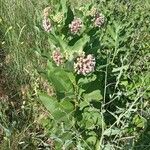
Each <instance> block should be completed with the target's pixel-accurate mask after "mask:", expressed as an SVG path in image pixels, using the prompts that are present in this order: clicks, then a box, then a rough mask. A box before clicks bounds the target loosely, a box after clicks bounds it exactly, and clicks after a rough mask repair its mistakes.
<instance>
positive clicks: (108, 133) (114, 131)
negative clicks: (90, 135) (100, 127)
mask: <svg viewBox="0 0 150 150" xmlns="http://www.w3.org/2000/svg"><path fill="white" fill-rule="evenodd" d="M120 133H121V130H120V129H118V128H116V129H112V128H109V129H106V130H105V131H104V135H106V136H112V135H117V134H120Z"/></svg>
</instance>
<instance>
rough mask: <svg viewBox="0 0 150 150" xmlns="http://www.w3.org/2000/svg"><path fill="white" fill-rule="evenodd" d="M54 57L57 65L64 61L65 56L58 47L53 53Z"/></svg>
mask: <svg viewBox="0 0 150 150" xmlns="http://www.w3.org/2000/svg"><path fill="white" fill-rule="evenodd" d="M52 59H53V60H54V62H55V63H56V65H57V66H60V65H61V64H62V63H63V56H62V54H61V52H60V49H59V48H57V49H56V50H55V51H53V53H52Z"/></svg>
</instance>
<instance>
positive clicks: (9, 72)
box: [0, 0, 150, 150]
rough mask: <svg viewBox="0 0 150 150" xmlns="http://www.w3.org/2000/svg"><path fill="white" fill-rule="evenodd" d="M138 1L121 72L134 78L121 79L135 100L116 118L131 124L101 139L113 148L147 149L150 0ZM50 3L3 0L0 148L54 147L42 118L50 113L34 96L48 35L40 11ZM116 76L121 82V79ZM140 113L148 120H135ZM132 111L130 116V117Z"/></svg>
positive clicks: (149, 138)
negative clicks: (124, 68) (124, 64)
mask: <svg viewBox="0 0 150 150" xmlns="http://www.w3.org/2000/svg"><path fill="white" fill-rule="evenodd" d="M123 2H124V1H123ZM123 2H122V3H123ZM134 2H135V4H134V7H135V8H133V11H131V12H132V14H131V18H129V20H128V22H129V29H131V30H134V31H135V32H134V34H132V35H131V36H135V38H133V39H134V40H135V41H132V42H133V43H134V44H133V43H130V41H125V42H129V43H130V44H131V45H128V46H130V48H131V49H130V48H129V52H128V53H126V54H125V56H126V59H127V60H125V61H127V63H128V64H129V65H130V68H129V70H127V71H126V72H123V75H121V76H123V77H124V78H126V77H128V78H129V79H130V81H129V83H126V81H125V82H122V85H124V87H125V88H124V93H125V94H126V95H125V96H126V97H128V98H129V99H132V101H131V102H130V101H129V103H127V105H130V106H125V108H126V111H125V112H122V115H121V116H120V118H118V119H117V121H118V120H119V122H121V123H122V124H123V125H122V126H121V127H120V128H124V129H126V130H128V131H127V132H128V136H125V137H124V135H123V134H121V135H119V134H117V135H115V136H116V137H113V138H109V137H107V138H106V139H105V138H104V137H102V139H101V140H100V142H101V143H111V144H110V145H114V147H113V148H114V149H119V147H121V148H123V149H127V150H128V149H137V150H140V149H145V150H149V149H150V145H149V141H150V129H149V125H150V118H149V113H150V107H149V106H150V103H149V98H150V94H149V92H150V89H149V85H150V81H149V76H150V69H149V65H150V58H149V56H150V42H149V31H148V27H149V20H148V9H149V7H150V3H149V1H148V0H144V2H143V1H141V0H137V1H134ZM72 3H73V4H74V5H81V3H84V2H83V1H82V2H81V1H73V2H72ZM114 3H115V2H112V3H108V6H107V7H108V10H106V12H105V13H107V14H109V9H110V10H112V9H113V7H114V5H115V4H114ZM48 5H49V3H48V2H47V1H46V0H42V1H41V0H11V1H10V0H1V1H0V8H1V9H0V34H1V37H0V65H1V66H0V77H1V79H0V83H1V84H0V86H1V87H0V149H1V150H7V149H13V150H18V149H21V150H23V149H25V150H26V149H38V148H41V149H46V148H50V147H53V141H51V140H50V138H49V136H48V134H47V133H46V132H45V129H44V127H43V126H42V125H41V120H42V118H43V117H47V116H48V112H47V111H45V109H44V108H43V107H42V106H41V105H40V104H39V103H38V102H37V97H36V93H37V91H38V90H39V89H40V88H41V85H42V84H43V81H42V80H41V77H40V76H39V74H38V72H37V70H36V68H38V66H44V65H45V60H44V59H40V57H39V55H38V53H37V52H38V50H40V51H48V50H49V47H48V43H47V41H46V39H47V35H45V33H44V31H43V29H42V27H41V20H42V11H43V9H44V8H45V7H46V6H48ZM123 6H124V5H123V4H122V5H120V6H119V5H116V7H120V8H119V10H120V12H119V13H120V16H121V13H124V9H125V8H123ZM102 9H103V8H102ZM134 11H135V12H134ZM114 12H115V11H114ZM116 13H117V12H116ZM129 16H130V14H129ZM118 18H119V17H118ZM146 18H147V19H146ZM131 32H132V31H131ZM132 44H133V45H134V47H132ZM115 54H116V52H115V53H114V55H115ZM118 77H119V76H118ZM3 80H4V81H3ZM124 80H126V79H124ZM118 82H120V81H119V79H118ZM1 93H2V94H1ZM137 114H138V115H140V116H142V117H143V118H144V119H145V122H146V123H145V122H144V123H145V124H144V125H143V126H142V127H141V126H140V127H138V125H136V123H132V122H133V118H134V117H135V115H137ZM107 115H108V114H107ZM128 115H129V116H130V118H128V117H127V116H128ZM131 116H133V117H131ZM135 120H138V119H135ZM142 123H143V122H142ZM145 126H146V127H145ZM119 136H120V137H119ZM116 139H117V140H116ZM121 148H120V149H121Z"/></svg>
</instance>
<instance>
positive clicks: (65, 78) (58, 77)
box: [48, 68, 73, 93]
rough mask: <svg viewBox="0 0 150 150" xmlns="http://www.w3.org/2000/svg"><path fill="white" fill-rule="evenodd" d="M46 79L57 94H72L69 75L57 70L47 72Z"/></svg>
mask: <svg viewBox="0 0 150 150" xmlns="http://www.w3.org/2000/svg"><path fill="white" fill-rule="evenodd" d="M48 79H49V80H50V82H51V83H52V84H53V85H54V87H55V89H56V91H57V92H67V93H69V92H73V84H72V82H71V80H70V78H69V73H67V72H65V71H64V70H62V69H60V68H58V69H55V70H54V71H48Z"/></svg>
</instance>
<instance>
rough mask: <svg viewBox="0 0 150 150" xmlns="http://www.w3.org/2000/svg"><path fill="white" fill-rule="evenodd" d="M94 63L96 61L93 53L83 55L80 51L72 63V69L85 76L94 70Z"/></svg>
mask: <svg viewBox="0 0 150 150" xmlns="http://www.w3.org/2000/svg"><path fill="white" fill-rule="evenodd" d="M95 64H96V62H95V58H94V57H93V55H91V54H89V55H87V56H85V54H84V53H82V54H81V55H80V56H78V57H77V59H76V62H75V63H74V69H75V72H77V74H82V75H84V76H85V75H87V74H89V73H91V72H93V71H94V67H95Z"/></svg>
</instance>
